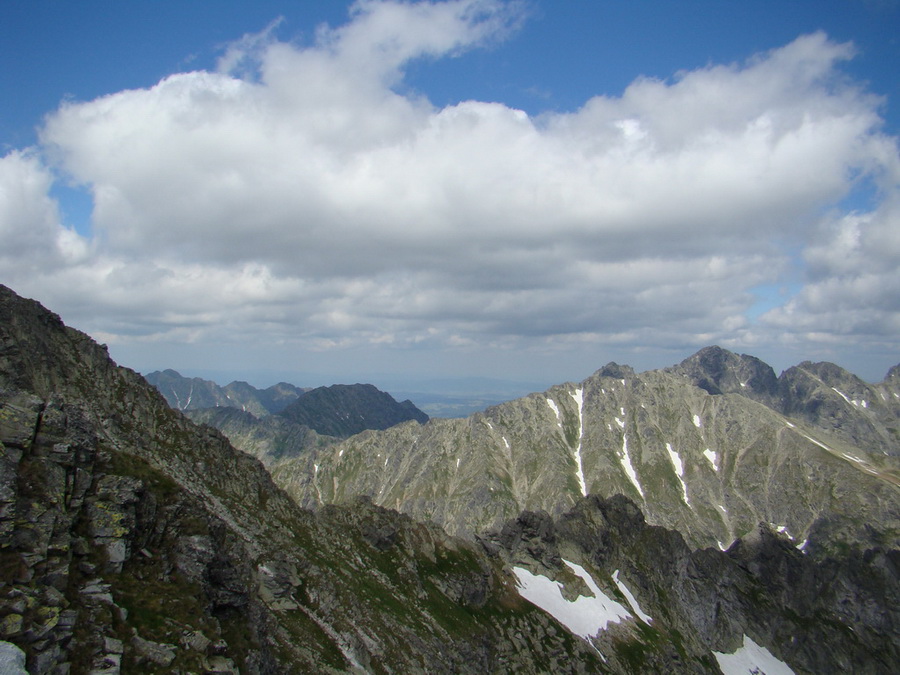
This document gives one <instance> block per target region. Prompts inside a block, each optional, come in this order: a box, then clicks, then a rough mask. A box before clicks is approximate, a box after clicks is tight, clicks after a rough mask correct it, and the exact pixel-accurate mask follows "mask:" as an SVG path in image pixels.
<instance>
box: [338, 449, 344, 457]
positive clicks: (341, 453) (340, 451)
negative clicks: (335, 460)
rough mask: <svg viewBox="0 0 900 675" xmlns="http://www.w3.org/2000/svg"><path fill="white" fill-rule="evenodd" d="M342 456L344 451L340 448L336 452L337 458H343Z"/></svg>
mask: <svg viewBox="0 0 900 675" xmlns="http://www.w3.org/2000/svg"><path fill="white" fill-rule="evenodd" d="M343 456H344V449H343V448H341V449H340V450H339V451H338V457H343Z"/></svg>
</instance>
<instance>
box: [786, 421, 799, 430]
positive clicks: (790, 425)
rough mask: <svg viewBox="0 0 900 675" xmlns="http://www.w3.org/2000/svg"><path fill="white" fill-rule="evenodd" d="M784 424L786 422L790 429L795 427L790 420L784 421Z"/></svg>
mask: <svg viewBox="0 0 900 675" xmlns="http://www.w3.org/2000/svg"><path fill="white" fill-rule="evenodd" d="M785 424H787V425H788V426H789V427H790V428H791V429H796V428H797V427H796V426H795V425H794V424H791V423H790V422H787V421H785Z"/></svg>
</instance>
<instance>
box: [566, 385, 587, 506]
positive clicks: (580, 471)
mask: <svg viewBox="0 0 900 675" xmlns="http://www.w3.org/2000/svg"><path fill="white" fill-rule="evenodd" d="M570 396H571V397H572V398H573V399H574V400H575V403H577V404H578V447H577V448H575V453H574V454H575V465H576V466H577V467H578V468H577V475H578V485H579V487H581V495H582V496H583V497H586V496H587V484H586V483H585V482H584V465H583V464H582V461H581V437H582V436H584V416H583V414H582V413H583V411H584V389H582V388H580V387H579V388H578V389H576V390H575V392H574V393H572V394H570Z"/></svg>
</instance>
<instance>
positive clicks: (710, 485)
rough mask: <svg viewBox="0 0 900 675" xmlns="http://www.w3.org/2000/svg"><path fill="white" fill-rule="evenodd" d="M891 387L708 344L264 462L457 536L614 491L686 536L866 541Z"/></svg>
mask: <svg viewBox="0 0 900 675" xmlns="http://www.w3.org/2000/svg"><path fill="white" fill-rule="evenodd" d="M898 384H900V381H898V378H896V377H894V378H891V377H888V378H887V379H886V380H885V381H884V382H882V383H881V384H878V385H868V384H865V383H863V382H862V381H860V380H859V379H858V378H855V377H854V376H852V375H851V374H849V373H846V372H845V371H842V370H840V369H838V368H837V367H836V366H831V365H826V364H808V363H806V364H801V365H800V366H797V367H796V368H792V369H790V370H788V371H786V372H785V373H784V374H783V375H782V377H781V378H775V376H774V373H772V372H771V368H769V367H768V366H766V365H765V364H763V363H762V362H761V361H759V360H758V359H754V358H753V357H746V356H738V355H736V354H731V353H730V352H726V351H725V350H721V349H719V348H708V349H706V350H703V351H701V352H700V353H699V354H698V355H695V356H694V357H691V358H690V359H687V360H686V361H685V362H683V363H682V364H680V365H679V366H676V367H673V368H670V369H665V370H658V371H648V372H644V373H635V372H634V371H633V370H632V369H630V368H629V367H627V366H620V365H617V364H609V365H607V366H606V367H604V368H602V369H600V370H599V371H597V372H596V373H595V374H594V375H592V376H591V377H589V378H587V379H586V380H584V381H583V382H580V383H566V384H562V385H559V386H556V387H553V388H551V389H549V390H548V391H546V392H543V393H540V394H531V395H529V396H527V397H524V398H522V399H518V400H515V401H510V402H508V403H505V404H502V405H499V406H494V407H491V408H488V409H487V410H485V411H484V412H483V413H478V414H475V415H472V416H470V417H468V418H466V419H450V420H446V419H434V420H431V421H430V422H428V423H427V424H425V425H424V426H422V425H418V424H404V425H399V426H397V427H394V428H391V429H388V430H385V431H381V432H371V431H370V432H365V433H362V434H359V435H357V436H354V437H352V438H350V439H348V440H346V441H344V442H343V443H340V444H336V445H333V446H329V447H325V448H320V449H315V450H311V451H310V452H307V453H304V454H303V455H301V456H299V457H297V458H294V459H290V460H287V461H284V462H281V463H279V464H277V465H276V466H274V467H273V469H272V471H273V476H274V478H275V480H276V482H277V483H278V484H279V485H281V486H282V487H284V488H285V489H286V490H287V491H288V493H289V494H291V495H292V496H294V497H295V498H296V499H297V500H298V502H300V503H301V504H303V505H306V506H310V507H315V506H317V505H319V504H323V503H340V502H342V501H344V500H347V499H352V498H354V497H355V496H356V495H358V494H363V495H367V496H369V497H370V498H371V499H372V500H373V501H374V502H375V503H377V504H380V505H383V506H387V507H389V508H395V509H398V510H401V511H403V512H405V513H409V514H411V515H413V516H414V517H416V518H420V519H427V520H432V521H434V522H437V523H439V524H441V525H443V526H444V527H446V528H447V530H448V531H449V532H451V533H454V534H462V535H465V536H472V535H475V534H477V533H479V532H481V531H483V530H486V529H494V528H497V527H499V526H501V524H502V523H503V522H505V521H506V520H508V519H510V518H514V517H515V516H516V515H517V514H518V513H519V512H521V511H522V510H544V511H547V512H548V513H550V514H551V515H559V514H561V513H563V512H564V511H566V510H568V509H570V508H571V507H572V506H573V505H574V503H575V502H576V500H577V499H578V498H580V497H582V496H584V495H586V494H589V493H596V494H599V495H613V494H617V493H621V494H625V495H628V496H629V497H630V498H631V499H633V500H634V501H635V502H636V503H638V504H639V505H640V507H641V509H642V511H643V512H644V513H645V514H646V516H647V519H648V521H649V522H651V523H653V524H655V525H662V526H665V527H669V528H671V529H675V530H678V531H679V532H681V533H682V534H683V535H684V536H685V538H686V539H687V541H688V542H689V543H690V544H691V545H692V546H698V547H705V546H718V547H720V548H727V546H728V545H730V543H731V542H732V541H734V540H735V539H736V538H738V537H740V536H742V535H744V534H746V533H749V532H751V531H752V530H753V529H754V528H755V527H756V526H757V524H758V523H759V522H766V523H771V524H772V526H773V527H775V528H779V529H781V530H782V531H784V532H787V533H788V534H789V535H790V536H791V537H793V538H794V540H795V542H796V543H797V544H800V543H802V542H803V541H804V540H806V539H808V538H809V537H808V535H809V533H810V531H812V529H813V528H814V527H815V528H819V530H820V531H824V530H825V529H828V530H829V531H831V532H832V533H834V535H835V538H836V541H835V542H834V545H836V546H837V545H840V542H841V541H850V542H869V543H876V542H874V541H872V537H873V535H872V534H871V531H870V525H871V524H873V523H876V524H878V527H879V532H880V534H879V536H880V537H886V538H887V540H888V541H890V542H892V544H896V543H897V542H898V536H900V488H898V484H900V463H898V460H897V455H898V453H900V441H898V439H897V428H898V427H897V426H896V419H897V415H898V414H900V413H898V411H900V386H898ZM821 545H822V546H825V543H824V541H822V542H821Z"/></svg>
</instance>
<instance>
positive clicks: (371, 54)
mask: <svg viewBox="0 0 900 675" xmlns="http://www.w3.org/2000/svg"><path fill="white" fill-rule="evenodd" d="M521 17H522V14H521V8H520V7H519V6H518V5H515V4H512V5H511V4H508V3H500V2H484V1H478V0H465V1H462V2H450V3H437V4H415V5H412V4H408V3H401V2H370V1H365V2H359V3H357V5H355V7H354V9H353V11H352V13H351V20H350V22H349V23H348V24H346V25H344V26H342V27H339V28H327V27H326V28H320V30H319V31H318V33H317V36H316V39H315V41H314V42H313V44H311V45H308V46H300V45H296V44H290V43H285V42H279V41H278V40H276V39H275V37H274V31H275V28H276V26H277V24H273V25H271V26H270V27H269V28H267V29H266V30H265V31H263V33H261V34H259V35H255V36H254V35H248V36H245V38H244V39H242V40H241V41H239V42H238V43H236V44H235V45H233V46H232V47H231V49H230V50H228V51H227V52H226V54H225V56H224V57H223V59H222V60H221V62H220V64H219V66H220V70H219V72H191V73H179V74H175V75H172V76H170V77H168V78H166V79H164V80H162V81H161V82H159V83H158V84H157V85H156V86H154V87H151V88H149V89H138V90H130V91H122V92H119V93H115V94H112V95H109V96H105V97H103V98H99V99H96V100H93V101H88V102H83V103H74V102H68V103H64V104H63V105H62V106H61V107H60V108H59V110H57V111H56V112H54V113H53V114H51V115H50V116H49V117H48V118H47V120H46V123H45V126H44V128H43V130H42V133H41V143H42V151H43V152H44V154H45V156H46V157H49V158H50V161H51V162H52V165H53V166H54V167H55V168H56V169H58V170H60V171H63V172H65V173H66V174H68V175H69V176H70V177H71V178H72V179H73V180H75V181H77V182H78V183H80V184H83V185H86V186H88V187H89V189H90V190H91V191H92V194H93V196H94V204H95V210H94V216H93V223H92V226H93V232H94V235H93V238H92V239H91V240H90V241H88V240H85V239H83V238H81V237H80V236H79V235H77V234H76V233H74V232H73V231H72V230H68V229H66V228H65V227H63V226H62V225H60V224H59V216H58V213H57V210H56V206H55V204H54V203H53V201H52V200H51V199H50V198H49V197H48V193H49V189H50V185H51V181H52V176H51V174H50V172H49V171H48V170H47V169H46V168H45V167H44V166H43V165H41V163H40V162H39V160H38V159H37V155H35V154H29V153H12V154H10V155H8V156H7V157H5V158H4V159H3V160H2V163H0V189H2V190H3V191H2V192H0V197H2V201H0V233H2V235H3V239H4V241H5V242H7V241H8V242H11V244H10V246H9V247H7V248H6V251H7V252H8V255H12V252H13V251H15V255H16V257H17V258H18V259H19V262H18V263H17V265H18V266H17V267H14V268H8V269H7V270H6V273H5V279H4V281H5V283H9V284H10V285H13V287H17V285H18V288H17V290H22V291H23V292H26V291H29V290H30V289H34V290H32V291H31V292H34V293H36V294H39V295H41V297H44V298H46V299H47V301H48V302H49V301H51V299H52V298H57V299H59V302H63V299H65V302H67V303H71V305H70V306H75V307H80V308H87V307H90V326H87V325H85V324H84V323H82V324H81V325H82V326H84V327H85V328H93V329H94V330H96V331H98V332H102V333H103V334H104V335H105V336H107V339H109V340H110V341H121V342H127V341H129V340H135V339H138V337H140V339H143V340H147V339H159V340H176V341H177V340H195V341H203V340H216V339H221V338H222V337H223V336H226V335H227V336H229V339H234V336H235V335H241V336H254V335H255V336H257V337H256V338H255V340H256V342H255V343H257V344H261V341H262V342H264V341H266V340H269V341H300V342H304V343H305V344H308V345H312V346H316V347H318V348H321V347H323V346H327V345H334V344H340V345H347V344H358V343H371V344H385V343H387V344H394V345H404V344H409V345H415V344H423V343H427V344H430V345H450V346H452V345H473V344H496V345H506V346H508V345H510V344H516V345H519V346H521V345H523V344H530V345H532V346H535V345H537V347H536V348H547V345H548V343H553V342H555V343H556V344H557V345H560V344H561V345H568V344H571V343H572V342H573V341H574V342H590V343H602V344H616V343H622V342H628V341H631V342H632V344H633V345H634V346H635V347H639V348H641V347H651V346H654V345H660V346H663V345H665V346H672V345H678V344H697V346H700V345H701V344H703V343H705V342H713V341H718V342H722V343H723V344H729V341H730V342H732V343H740V342H741V340H744V341H745V342H746V343H754V342H755V343H763V342H766V341H767V340H768V341H779V340H783V339H784V338H783V335H784V334H785V333H797V334H798V335H800V334H811V333H816V334H819V333H822V334H829V335H832V334H839V335H845V336H846V335H854V334H856V333H860V332H862V333H865V332H867V331H874V332H876V333H878V334H879V335H884V334H885V331H889V330H893V331H894V334H895V335H896V334H897V323H898V316H900V308H898V307H897V304H898V294H897V292H896V290H895V289H897V288H900V283H898V281H900V280H898V279H897V272H896V270H897V269H898V268H900V242H898V235H897V232H898V231H900V227H898V223H897V213H898V210H897V208H896V204H897V194H898V181H897V176H898V175H900V171H898V168H897V166H898V159H897V157H898V153H897V146H896V139H893V138H889V137H885V136H883V135H880V134H879V124H880V118H879V116H878V107H879V105H880V103H881V102H880V101H879V100H878V99H877V98H875V97H873V96H872V95H870V94H868V93H866V92H865V91H864V90H862V89H860V88H858V87H857V86H856V85H855V84H854V83H853V82H851V81H848V80H847V79H846V78H845V77H844V76H843V75H842V74H841V71H840V69H839V64H840V63H841V62H842V61H844V60H846V59H849V58H851V57H852V55H853V50H852V48H851V47H850V46H848V45H841V44H835V43H833V42H831V41H829V40H828V39H827V38H826V37H825V36H824V35H822V34H815V35H809V36H804V37H800V38H798V39H797V40H796V41H794V42H792V43H791V44H789V45H787V46H785V47H784V48H782V49H778V50H774V51H772V52H770V53H766V54H761V55H757V56H755V57H753V58H752V59H751V60H750V61H748V62H747V63H746V64H739V65H738V64H732V65H722V66H711V67H708V68H704V69H700V70H696V71H691V72H683V73H679V74H678V76H677V77H676V78H675V79H674V80H673V81H671V82H663V81H656V80H649V79H641V80H638V81H636V82H634V83H633V84H632V85H631V86H630V87H629V88H628V89H627V90H626V91H625V92H624V93H623V95H622V96H621V97H596V98H593V99H591V100H589V101H587V102H586V103H585V105H584V106H583V107H582V108H581V109H580V110H577V111H575V112H572V113H567V114H557V113H546V114H544V115H542V116H539V117H536V118H533V117H529V116H528V115H526V114H525V113H524V112H522V111H518V110H514V109H511V108H509V107H507V106H505V105H502V104H500V103H485V102H478V101H463V102H460V103H458V104H456V105H451V106H447V107H445V108H440V109H439V108H436V107H435V106H434V105H432V104H431V103H430V102H429V101H428V100H427V99H425V98H423V97H421V96H418V95H416V94H414V93H412V94H410V93H400V92H402V91H403V89H402V78H403V71H404V67H405V66H406V65H407V64H408V63H409V62H410V61H411V60H414V59H421V58H441V57H447V56H452V55H454V54H457V53H459V52H461V51H463V50H466V49H470V48H473V47H476V46H480V45H483V44H485V43H490V42H491V41H496V40H499V39H501V38H503V37H504V36H505V35H506V34H507V33H508V32H509V31H510V30H512V29H514V27H515V26H516V24H517V22H518V21H519V20H521ZM860 177H863V178H865V177H870V178H872V179H873V180H875V181H876V182H878V184H879V186H880V188H881V190H882V195H883V197H882V200H881V204H880V207H879V208H878V210H876V211H874V212H873V213H862V214H846V213H843V214H842V213H834V214H833V215H829V216H827V217H826V218H823V216H822V214H823V213H825V212H826V211H828V209H832V210H833V209H835V208H836V207H837V205H838V204H839V203H840V200H841V199H842V198H844V197H845V196H846V195H847V194H849V193H850V191H851V190H852V189H853V187H854V181H856V180H861V178H860ZM892 204H893V205H894V206H891V205H892ZM47 241H52V242H54V244H53V246H54V247H55V249H54V250H55V251H56V254H55V255H56V258H55V259H54V264H53V265H52V268H50V269H46V268H45V272H43V276H41V277H40V278H36V277H34V276H33V274H32V273H31V272H28V273H26V272H25V271H23V270H25V269H26V266H27V264H28V262H29V261H31V263H36V261H38V260H40V259H41V256H42V255H44V253H45V252H46V246H47ZM42 249H43V251H42ZM797 249H799V250H802V251H803V258H804V260H805V262H806V265H807V267H808V270H809V282H808V284H807V285H806V286H805V287H804V288H803V289H802V290H801V292H800V293H799V294H798V295H797V296H796V297H794V298H793V299H790V300H789V301H788V302H787V303H786V304H785V305H784V306H783V307H781V308H777V309H775V310H773V311H772V312H770V313H769V314H767V315H766V316H765V317H764V318H763V319H762V320H761V321H760V322H759V324H757V325H752V326H751V325H750V322H749V320H748V319H747V318H746V317H745V313H746V312H747V310H748V309H749V308H750V306H751V305H752V304H753V303H754V302H755V299H754V297H753V295H752V293H751V290H752V289H753V288H754V287H757V286H760V285H762V284H770V283H777V282H779V280H780V279H781V278H782V276H783V275H784V274H785V273H786V270H788V268H789V264H790V260H791V257H792V255H793V251H795V250H797ZM0 255H2V254H0ZM33 267H34V265H33V264H32V268H33ZM23 286H24V287H25V288H22V287H23ZM60 309H61V308H60ZM85 316H87V312H86V311H85ZM767 331H769V332H767ZM772 331H774V332H772ZM248 339H250V341H251V342H252V341H253V340H254V338H248Z"/></svg>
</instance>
